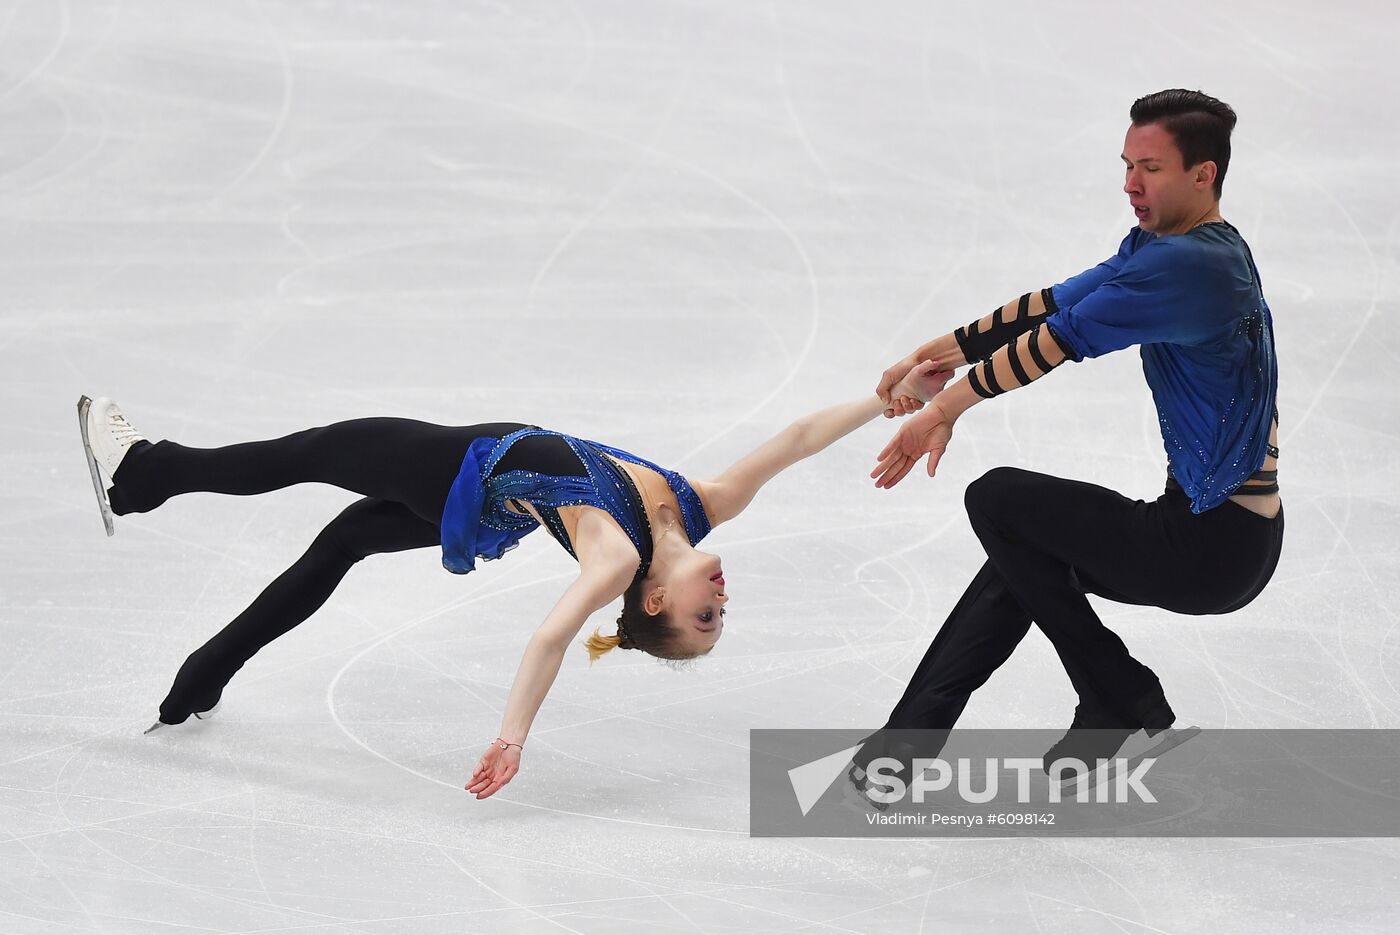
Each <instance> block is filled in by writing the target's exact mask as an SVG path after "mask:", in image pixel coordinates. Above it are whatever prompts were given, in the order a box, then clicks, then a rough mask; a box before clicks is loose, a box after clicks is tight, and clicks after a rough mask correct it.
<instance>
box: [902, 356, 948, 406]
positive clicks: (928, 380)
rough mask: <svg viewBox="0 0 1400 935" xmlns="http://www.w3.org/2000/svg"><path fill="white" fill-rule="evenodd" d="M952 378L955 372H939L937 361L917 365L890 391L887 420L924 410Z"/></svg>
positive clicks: (922, 362)
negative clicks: (926, 404)
mask: <svg viewBox="0 0 1400 935" xmlns="http://www.w3.org/2000/svg"><path fill="white" fill-rule="evenodd" d="M886 372H888V371H886ZM952 378H953V371H951V370H939V369H938V362H937V361H932V360H929V361H921V362H920V363H917V364H915V365H914V366H913V367H912V368H910V370H909V372H908V373H906V374H905V375H904V376H903V377H901V378H900V380H899V382H898V383H896V384H895V385H894V387H892V388H891V389H890V391H889V392H890V398H889V399H887V400H886V402H888V403H889V404H890V406H889V408H888V409H886V410H885V418H886V419H893V418H895V417H897V416H907V415H908V414H909V413H911V412H918V411H919V410H920V409H922V408H924V403H926V402H928V401H929V400H930V399H933V397H935V396H937V395H938V394H939V393H940V392H941V391H942V390H943V387H945V386H947V385H948V381H949V380H951V379H952Z"/></svg>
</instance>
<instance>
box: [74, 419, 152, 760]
mask: <svg viewBox="0 0 1400 935" xmlns="http://www.w3.org/2000/svg"><path fill="white" fill-rule="evenodd" d="M91 409H92V400H91V399H89V398H88V397H86V396H80V397H78V430H79V431H80V432H82V435H83V454H84V455H85V456H86V457H87V466H88V473H89V474H91V475H92V490H93V492H94V493H95V494H97V508H98V509H99V510H101V511H102V525H103V526H104V527H105V528H106V530H107V536H108V537H109V538H110V537H111V536H114V535H116V527H115V526H114V525H113V523H112V504H111V501H109V500H108V499H107V487H106V485H105V484H103V483H102V475H101V474H99V473H98V472H97V459H96V458H95V457H93V454H92V442H91V440H90V439H89V438H88V411H89V410H91ZM146 733H148V734H149V733H150V731H146Z"/></svg>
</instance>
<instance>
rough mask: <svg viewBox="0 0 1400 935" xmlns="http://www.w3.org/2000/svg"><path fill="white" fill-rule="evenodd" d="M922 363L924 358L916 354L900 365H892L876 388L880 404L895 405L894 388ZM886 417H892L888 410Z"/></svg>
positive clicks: (882, 375)
mask: <svg viewBox="0 0 1400 935" xmlns="http://www.w3.org/2000/svg"><path fill="white" fill-rule="evenodd" d="M921 363H923V359H922V358H920V357H919V356H918V355H916V354H910V355H909V356H908V357H906V358H904V359H903V360H901V361H899V362H898V363H895V364H892V365H890V367H889V369H887V370H886V371H885V372H884V373H882V374H881V375H880V383H879V385H878V386H876V387H875V395H876V396H878V397H880V402H882V403H893V402H894V400H895V394H894V393H893V392H892V391H893V390H894V388H895V387H896V386H897V385H898V384H899V381H901V380H903V379H904V378H905V377H906V376H908V375H909V371H911V370H913V369H914V368H915V367H917V366H919V364H921ZM885 415H886V416H889V415H890V411H889V410H888V409H887V410H885Z"/></svg>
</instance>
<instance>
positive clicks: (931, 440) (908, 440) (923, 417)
mask: <svg viewBox="0 0 1400 935" xmlns="http://www.w3.org/2000/svg"><path fill="white" fill-rule="evenodd" d="M945 382H946V381H945ZM940 401H941V400H938V399H935V400H934V401H933V403H932V404H931V405H930V406H929V407H928V408H927V409H925V410H924V411H923V412H920V413H919V414H917V415H915V416H914V417H913V418H912V419H910V420H909V421H907V422H905V423H904V425H902V426H901V427H900V429H899V431H898V432H895V433H894V438H892V439H890V443H889V444H888V445H886V446H885V450H884V451H881V452H880V454H879V455H878V456H877V457H878V458H879V461H880V463H879V465H877V466H876V468H875V470H873V471H871V472H870V476H871V477H873V478H875V486H876V487H884V488H886V489H888V488H890V487H893V486H894V485H895V484H897V483H899V482H900V481H901V480H903V479H904V475H906V474H908V473H909V471H910V470H911V469H912V468H913V467H914V465H916V464H918V463H919V459H920V458H922V457H923V456H924V455H928V476H929V477H932V476H933V475H934V472H935V471H937V469H938V462H939V460H940V459H942V457H943V452H944V451H945V450H946V449H947V448H948V442H949V440H951V439H952V437H953V423H954V422H955V421H956V419H957V417H956V416H950V415H948V413H946V412H944V410H943V407H942V406H940V405H939V402H940Z"/></svg>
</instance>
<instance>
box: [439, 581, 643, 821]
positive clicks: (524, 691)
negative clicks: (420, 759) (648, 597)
mask: <svg viewBox="0 0 1400 935" xmlns="http://www.w3.org/2000/svg"><path fill="white" fill-rule="evenodd" d="M635 572H636V563H635V561H634V562H633V563H632V564H631V566H630V567H629V566H628V565H626V564H625V563H621V564H618V563H613V564H609V565H593V566H591V567H590V566H588V565H581V566H580V568H579V577H578V579H577V580H575V581H574V583H573V584H571V585H569V587H568V588H567V589H565V591H564V593H563V595H562V596H560V598H559V602H558V603H557V604H555V605H554V609H552V610H551V611H550V612H549V614H548V615H547V616H546V617H545V618H544V623H542V624H540V627H539V629H537V630H536V631H535V632H534V634H533V635H532V636H531V637H530V642H529V643H527V644H526V645H525V653H524V655H523V656H522V657H521V659H520V668H519V669H518V670H517V671H516V673H515V681H514V682H513V683H512V684H511V686H510V697H509V698H508V699H507V700H506V710H505V714H504V715H502V717H501V732H500V734H499V735H497V737H498V740H497V741H493V742H492V743H491V745H490V746H489V747H488V748H487V750H486V752H485V753H484V754H483V755H482V757H481V759H480V760H479V761H478V762H477V764H476V769H475V770H473V771H472V778H471V782H469V783H467V786H466V789H467V791H468V792H471V793H473V794H475V795H476V797H477V798H478V799H484V798H486V797H488V796H491V795H494V794H495V793H496V792H498V791H500V789H501V787H502V786H504V785H505V784H506V783H508V782H510V781H511V779H512V778H514V776H515V774H516V773H518V772H520V753H521V751H522V749H524V745H525V737H526V735H528V734H529V733H530V725H531V724H532V723H534V720H535V715H536V714H538V713H539V710H540V705H541V704H543V703H544V699H545V695H547V694H548V693H549V688H550V686H551V685H553V684H554V678H555V676H557V675H558V674H559V664H560V663H561V662H562V661H563V659H564V651H565V650H567V649H568V648H569V645H570V644H571V643H572V642H573V641H574V638H575V637H577V636H578V633H579V630H580V629H582V628H583V625H584V623H585V622H586V621H587V620H588V617H589V615H590V614H592V613H593V612H594V611H597V610H601V609H602V608H604V607H606V606H607V605H608V604H610V603H611V602H612V601H614V600H616V599H617V598H618V596H619V595H621V594H622V592H623V591H625V590H626V589H627V585H628V584H629V583H630V582H631V580H632V575H633V574H634V573H635ZM501 744H506V746H505V747H502V746H501Z"/></svg>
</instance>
